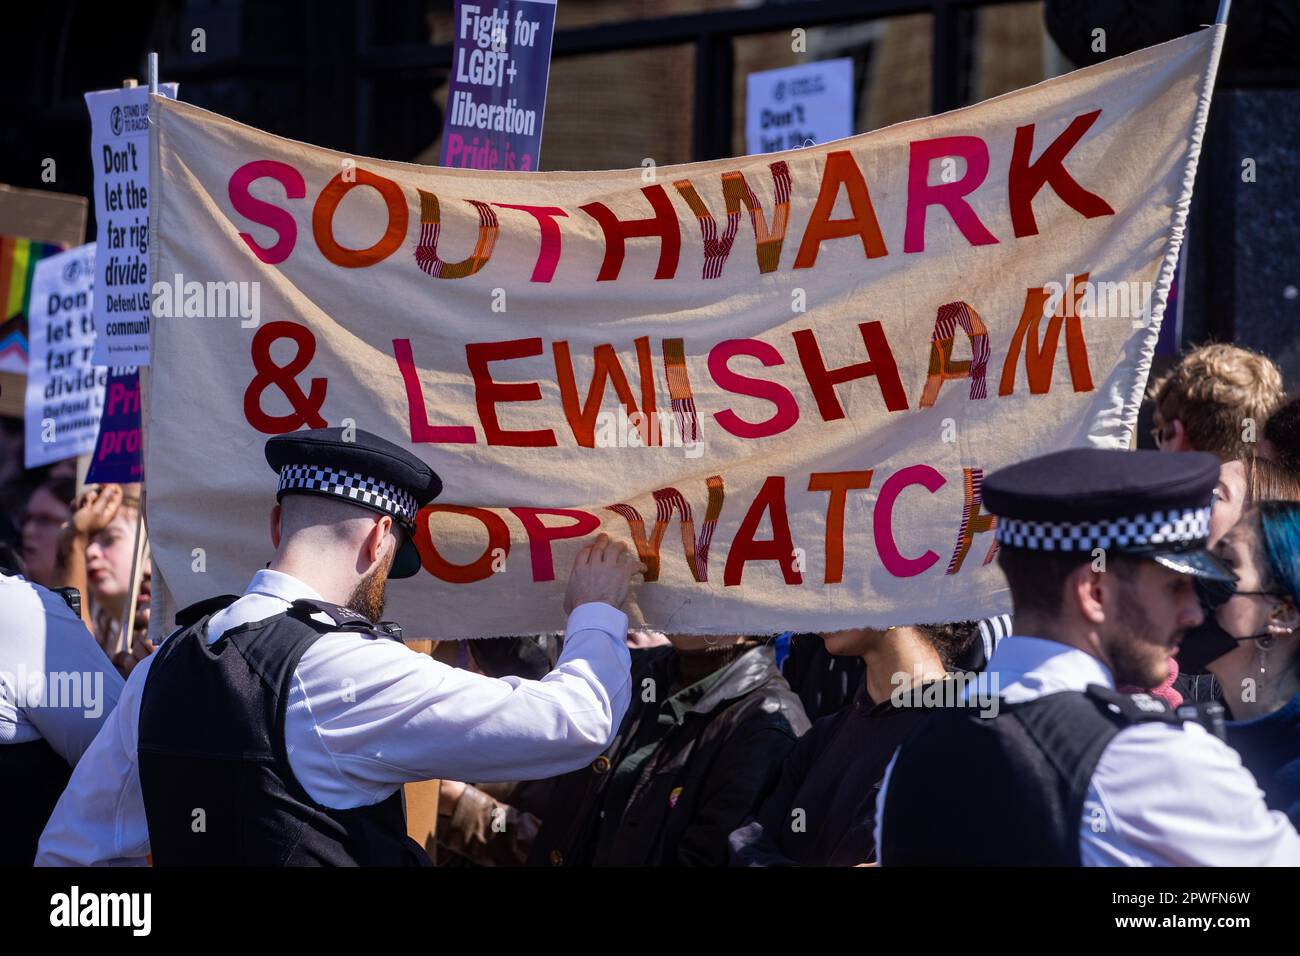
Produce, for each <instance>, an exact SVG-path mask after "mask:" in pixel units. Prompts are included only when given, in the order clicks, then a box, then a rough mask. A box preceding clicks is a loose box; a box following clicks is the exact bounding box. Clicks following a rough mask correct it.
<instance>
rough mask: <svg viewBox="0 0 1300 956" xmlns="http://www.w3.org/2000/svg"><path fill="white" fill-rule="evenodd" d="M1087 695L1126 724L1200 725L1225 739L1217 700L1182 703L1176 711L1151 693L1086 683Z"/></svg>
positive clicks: (1221, 714)
mask: <svg viewBox="0 0 1300 956" xmlns="http://www.w3.org/2000/svg"><path fill="white" fill-rule="evenodd" d="M1087 694H1088V696H1089V697H1091V698H1092V699H1093V700H1096V701H1099V702H1100V703H1102V704H1103V705H1104V706H1105V707H1106V709H1107V710H1108V711H1110V712H1111V713H1112V714H1115V715H1116V716H1119V717H1122V718H1123V719H1124V720H1125V722H1126V723H1130V724H1135V723H1150V722H1152V721H1159V722H1161V723H1167V724H1188V723H1190V724H1200V725H1201V726H1202V727H1204V728H1205V729H1206V730H1207V731H1209V732H1210V733H1211V734H1212V735H1214V736H1215V737H1218V738H1219V739H1220V740H1224V739H1225V738H1226V732H1225V730H1224V726H1223V714H1224V709H1223V705H1222V704H1220V703H1218V702H1217V701H1208V702H1206V703H1203V704H1183V705H1182V706H1180V707H1179V708H1178V709H1177V710H1174V709H1172V708H1171V707H1170V706H1169V705H1168V704H1167V703H1165V701H1163V700H1161V699H1160V698H1159V697H1153V696H1152V695H1151V694H1123V693H1120V692H1119V691H1117V690H1111V689H1110V688H1109V687H1102V686H1101V685H1099V684H1089V685H1088V690H1087Z"/></svg>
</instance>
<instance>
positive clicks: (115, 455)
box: [86, 366, 144, 485]
mask: <svg viewBox="0 0 1300 956" xmlns="http://www.w3.org/2000/svg"><path fill="white" fill-rule="evenodd" d="M140 438H141V435H140V370H139V369H137V368H135V367H134V366H132V367H130V368H114V369H109V372H108V382H107V383H106V384H105V385H104V414H103V415H102V416H101V417H100V419H99V437H98V438H97V439H95V453H94V455H93V456H92V457H91V459H90V468H89V470H88V471H87V472H86V484H88V485H100V484H106V483H109V482H115V483H117V484H125V483H129V482H135V481H139V480H140V478H141V476H142V475H143V473H144V465H143V464H142V460H141V454H140V452H141V448H140Z"/></svg>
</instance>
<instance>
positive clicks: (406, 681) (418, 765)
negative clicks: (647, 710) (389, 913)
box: [36, 570, 631, 866]
mask: <svg viewBox="0 0 1300 956" xmlns="http://www.w3.org/2000/svg"><path fill="white" fill-rule="evenodd" d="M300 598H307V599H315V600H320V599H321V598H320V595H319V594H317V593H315V592H314V591H313V590H312V589H311V588H309V587H308V586H307V585H306V584H304V583H303V582H302V581H299V580H298V579H297V578H294V577H291V576H289V575H287V574H282V573H280V572H277V571H270V570H266V571H259V572H258V573H257V574H256V575H255V576H254V578H253V581H252V583H251V584H250V585H249V587H248V590H247V591H245V592H244V596H243V597H241V598H240V599H239V600H238V601H236V602H235V603H233V604H231V605H230V606H229V607H228V608H226V609H225V610H223V611H220V612H219V613H217V614H215V615H214V616H213V617H212V619H211V620H210V621H209V623H208V642H209V643H212V642H215V641H216V640H217V639H219V638H220V637H221V635H222V634H223V633H224V632H225V631H227V630H229V629H230V628H233V627H237V626H239V625H240V624H246V623H249V622H252V621H259V620H264V619H265V618H268V617H272V616H274V615H276V614H279V613H280V612H282V611H283V610H284V609H285V608H286V607H287V606H288V605H289V604H290V603H291V602H293V601H294V600H297V599H300ZM318 619H320V620H324V618H323V617H318ZM626 635H627V616H626V615H625V614H623V612H622V611H619V610H617V609H616V608H613V607H611V606H610V605H608V604H597V603H593V604H584V605H582V606H581V607H578V608H575V609H574V611H573V613H572V614H570V615H569V622H568V628H567V630H566V632H565V640H564V652H563V654H562V655H561V656H560V659H559V661H558V662H557V663H556V665H555V669H554V670H553V671H551V673H549V674H547V675H546V676H545V677H544V678H542V679H541V680H538V681H530V680H523V679H521V678H517V677H506V678H501V679H497V678H492V677H484V676H482V675H479V674H474V673H472V672H470V671H467V670H461V669H458V668H454V667H449V666H448V665H446V664H442V663H439V662H438V661H435V660H434V659H433V658H431V657H429V656H428V655H427V654H418V653H416V652H415V651H412V650H411V649H409V648H407V647H405V646H404V645H402V644H401V643H400V642H397V641H392V640H387V639H383V638H376V637H372V636H369V635H367V634H363V633H359V632H349V631H337V632H334V633H330V634H325V635H323V636H321V637H320V638H319V639H317V640H316V642H315V643H313V644H312V645H311V647H309V648H308V649H307V652H306V653H305V654H303V656H302V659H301V660H300V661H299V663H298V667H297V670H296V671H295V672H294V677H293V683H292V685H291V688H290V691H289V700H288V704H287V707H286V712H285V725H284V736H285V744H286V747H287V749H288V753H289V766H290V768H291V769H292V770H293V773H294V776H296V777H297V778H298V780H299V782H300V783H301V784H302V785H303V788H304V789H305V790H306V791H307V793H308V794H309V795H310V796H311V797H312V799H314V800H316V801H317V802H318V803H321V804H323V805H325V806H327V807H332V808H335V809H350V808H353V807H359V806H367V805H371V804H375V803H378V802H379V801H381V800H383V799H385V798H386V797H388V796H389V795H390V794H392V793H393V791H394V790H396V789H397V788H398V787H399V786H401V785H402V784H403V783H407V782H411V781H416V780H428V779H434V778H446V779H451V780H473V781H497V780H536V779H540V778H544V777H552V776H556V775H559V774H562V773H567V772H569V771H571V770H576V769H577V768H579V767H581V766H583V765H585V764H586V763H588V762H589V761H591V760H592V759H594V758H595V757H596V756H598V755H599V754H600V753H601V751H603V750H604V749H605V747H606V746H607V745H608V743H609V740H610V738H611V737H612V736H613V734H614V731H615V730H616V729H617V728H618V725H619V722H620V721H621V720H622V719H623V715H624V713H625V712H626V711H627V706H628V702H629V699H630V697H631V686H630V673H629V669H630V663H631V661H630V657H629V655H628V651H627V647H626ZM152 660H153V658H152V657H149V658H146V659H145V660H144V661H142V662H141V663H140V664H139V665H137V666H136V668H135V670H133V671H132V672H131V676H130V679H129V680H128V681H127V683H126V689H125V691H124V692H123V694H122V699H121V702H120V705H119V706H118V709H117V710H116V711H115V712H114V714H113V717H112V719H111V720H110V721H109V722H108V724H107V725H106V726H105V727H104V730H103V732H102V733H100V735H99V736H98V737H97V738H96V739H95V742H94V744H92V745H91V747H90V749H89V750H88V751H87V752H86V754H85V756H84V757H83V758H82V761H81V763H80V764H79V765H78V766H77V769H76V771H75V772H74V773H73V775H72V780H71V781H70V782H69V784H68V789H67V790H66V791H64V794H63V796H62V797H61V798H60V799H59V803H58V806H56V807H55V809H54V814H53V815H52V816H51V818H50V822H49V824H48V825H47V826H46V828H45V832H44V833H43V834H42V835H41V843H40V849H39V851H38V852H37V856H36V863H37V865H38V866H42V865H43V866H58V865H71V866H76V865H113V864H119V865H120V864H142V863H143V862H144V856H145V854H146V853H148V852H149V829H148V826H147V824H146V821H145V813H144V802H143V798H142V796H141V792H140V776H139V771H138V768H137V765H136V744H137V737H138V729H139V721H140V698H141V692H142V691H143V689H144V683H145V679H146V678H147V677H148V670H149V664H150V663H151V662H152Z"/></svg>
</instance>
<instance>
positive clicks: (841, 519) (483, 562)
mask: <svg viewBox="0 0 1300 956" xmlns="http://www.w3.org/2000/svg"><path fill="white" fill-rule="evenodd" d="M1221 38H1222V27H1216V28H1211V29H1207V30H1203V31H1201V32H1198V33H1196V34H1192V35H1189V36H1186V37H1183V38H1181V39H1177V40H1174V41H1171V42H1168V43H1165V44H1162V45H1159V46H1155V47H1152V48H1149V49H1146V50H1142V51H1139V52H1137V53H1134V54H1131V55H1129V56H1125V57H1121V58H1117V59H1113V60H1110V61H1108V62H1106V63H1103V64H1100V65H1097V66H1094V67H1090V68H1087V69H1083V70H1079V71H1077V72H1075V73H1072V74H1069V75H1066V76H1063V77H1058V78H1056V79H1053V80H1049V81H1047V82H1045V83H1042V84H1039V85H1037V86H1034V87H1031V88H1028V89H1025V90H1021V91H1018V92H1015V93H1011V94H1007V95H1005V96H1000V97H997V98H995V99H993V100H990V101H988V102H986V103H982V104H979V105H976V106H973V107H968V108H965V109H961V110H957V111H955V112H952V113H947V114H944V115H941V116H937V117H932V118H928V119H922V120H916V121H913V122H908V123H903V124H900V125H897V126H892V127H889V128H888V129H883V130H879V131H876V132H873V133H869V134H865V135H861V136H857V137H853V138H850V139H847V140H843V141H840V142H838V143H835V144H832V145H830V146H824V145H819V146H814V147H808V148H805V149H799V150H793V151H789V152H784V153H776V154H768V155H764V156H751V157H743V158H737V159H727V160H719V161H713V162H706V163H696V164H691V165H684V166H670V167H661V168H659V169H657V170H655V169H652V168H637V169H633V170H611V171H603V172H558V173H530V174H522V173H518V172H515V173H510V172H477V171H474V170H463V169H443V168H422V167H417V166H412V165H409V164H404V163H397V162H387V161H383V160H374V159H357V158H356V157H349V156H346V155H344V154H341V153H337V152H334V151H331V150H326V149H319V148H316V147H312V146H308V145H305V144H302V143H297V142H292V141H289V140H285V139H281V138H278V137H275V136H271V135H268V134H265V133H262V132H259V131H258V130H255V129H251V128H249V127H246V126H242V125H240V124H239V123H236V122H233V121H231V120H229V119H225V118H223V117H221V116H217V115H215V114H212V113H209V112H206V111H204V110H201V109H198V108H196V107H193V106H189V105H186V104H182V103H176V102H171V101H167V100H161V99H158V100H154V103H153V105H154V107H155V109H156V111H157V113H156V126H155V130H156V136H155V137H154V142H153V147H154V149H153V154H152V155H153V183H154V200H155V204H154V205H153V206H151V209H150V216H151V222H152V236H153V241H152V244H151V253H152V255H153V257H154V258H153V268H154V274H155V275H156V276H159V277H165V278H166V280H167V287H166V288H159V287H158V286H155V289H154V292H155V299H156V306H155V315H156V318H155V322H154V323H153V327H152V330H151V335H152V347H153V359H154V362H155V366H156V368H157V374H155V375H154V376H153V378H152V380H151V384H150V390H149V393H148V404H147V408H146V449H145V452H146V463H145V464H146V470H147V472H148V474H149V481H150V489H149V499H148V511H149V524H150V530H151V532H152V543H153V547H154V561H155V573H156V574H157V573H158V572H159V570H160V571H161V573H162V575H163V576H164V577H165V579H166V583H167V586H168V587H169V588H170V589H171V591H172V592H173V593H174V594H175V596H176V599H177V602H178V603H180V604H185V603H189V602H191V601H196V600H199V599H202V598H205V597H208V596H210V595H212V594H219V593H222V592H234V593H237V592H238V591H240V590H241V589H242V588H243V587H244V586H245V584H246V582H247V580H248V578H249V577H250V576H251V575H252V573H253V572H254V571H256V570H257V569H258V568H259V567H261V566H262V565H263V564H264V562H265V561H266V560H267V559H268V558H269V557H270V555H271V552H272V548H271V543H270V540H269V535H268V532H267V512H268V510H269V508H270V506H271V505H272V503H273V497H274V490H275V487H276V479H275V475H273V474H272V473H271V472H270V470H269V468H268V467H267V465H266V462H265V460H264V458H263V450H262V449H263V444H264V442H265V440H266V438H267V437H269V436H270V435H272V434H278V433H282V432H287V431H292V430H295V429H299V428H303V427H320V426H324V425H336V426H341V427H344V428H349V427H356V428H362V429H366V430H368V431H372V432H375V433H378V434H379V435H381V436H383V437H386V438H388V439H390V440H393V441H396V442H399V443H401V444H402V445H403V446H405V447H408V448H410V449H412V450H413V451H414V452H415V453H416V454H418V455H420V456H421V457H422V458H424V459H425V460H426V461H428V462H429V463H430V464H431V465H432V466H433V467H434V468H435V470H436V471H437V472H438V473H439V474H440V475H441V476H442V478H443V482H444V484H445V490H444V492H443V494H442V496H441V497H440V498H439V499H438V500H436V501H434V502H433V503H432V504H431V505H429V506H427V507H426V508H424V509H423V511H422V512H421V514H420V516H419V522H418V529H417V544H418V545H419V548H420V551H421V555H422V557H423V562H424V573H422V574H421V575H420V576H418V577H417V578H415V579H413V580H411V581H406V582H400V583H399V584H398V585H395V586H394V587H392V588H391V589H390V595H391V597H390V603H391V608H390V614H391V616H393V617H394V618H395V619H397V620H402V621H405V622H407V623H408V625H409V626H408V633H409V634H410V636H412V637H482V636H488V635H503V634H524V633H535V632H538V631H542V630H546V629H550V628H554V627H558V626H559V625H560V624H561V622H562V621H563V613H562V607H561V606H562V594H563V590H564V578H565V573H566V570H567V568H568V566H569V562H570V561H571V560H572V557H573V554H574V553H575V551H576V550H577V548H578V547H580V545H581V544H582V542H584V541H587V540H590V538H591V537H592V536H593V535H594V534H596V533H597V532H598V531H605V532H608V533H609V534H611V535H612V536H613V537H615V538H616V539H618V540H621V541H624V542H629V543H630V544H632V545H633V546H634V547H635V548H636V550H637V551H638V553H639V554H640V555H641V558H642V560H643V561H644V562H645V563H646V565H647V566H648V567H649V569H650V570H649V574H648V575H647V583H646V585H645V586H644V587H643V588H642V589H641V591H640V594H639V599H638V602H637V603H636V604H635V605H634V606H632V607H631V608H630V614H631V617H632V619H633V620H634V621H636V622H640V621H646V622H648V623H649V624H651V625H653V626H654V627H657V628H659V629H662V630H665V631H670V632H680V633H751V634H763V633H773V632H778V631H782V630H809V631H826V630H834V629H838V628H844V627H851V626H862V625H876V626H879V625H890V624H904V623H912V622H917V621H941V620H954V619H970V618H975V617H979V616H982V615H987V614H990V613H993V612H998V611H1005V610H1008V606H1007V603H1008V602H1007V600H1006V594H1005V584H1004V581H1003V579H1002V576H1001V574H1000V573H999V572H998V571H997V570H996V568H995V567H994V566H993V564H992V562H993V558H994V554H995V547H994V545H993V535H992V534H991V533H990V532H991V530H992V527H993V519H992V518H991V517H990V516H989V515H988V514H987V513H986V512H985V511H984V509H983V507H982V503H981V497H980V488H981V483H982V480H983V476H984V475H985V474H987V473H988V472H989V471H991V470H993V469H996V468H998V467H1000V466H1003V465H1006V464H1008V463H1011V462H1014V461H1018V460H1021V459H1024V458H1027V457H1030V456H1033V455H1038V454H1041V453H1045V452H1048V451H1052V450H1055V449H1059V448H1064V447H1069V446H1079V445H1094V446H1103V447H1127V446H1128V444H1129V440H1130V437H1131V435H1132V431H1133V428H1134V423H1135V420H1136V416H1137V410H1138V405H1139V403H1140V401H1141V398H1142V392H1143V389H1144V386H1145V383H1146V377H1147V371H1148V369H1149V367H1150V362H1151V356H1152V351H1153V349H1154V346H1155V343H1156V340H1157V337H1158V333H1159V328H1160V320H1161V317H1162V314H1163V309H1164V303H1165V296H1166V294H1167V292H1168V289H1169V285H1170V282H1171V280H1172V277H1173V269H1174V264H1175V262H1176V259H1177V254H1178V249H1179V246H1180V243H1181V240H1182V234H1183V228H1184V223H1185V219H1186V214H1187V209H1188V205H1189V203H1190V199H1191V192H1192V182H1193V178H1194V174H1195V168H1196V159H1197V156H1198V154H1199V148H1200V140H1201V136H1202V133H1203V130H1204V123H1205V118H1206V115H1207V112H1208V109H1209V99H1210V90H1211V86H1212V82H1213V75H1214V66H1215V64H1216V62H1217V57H1218V51H1219V46H1220V44H1221ZM159 306H161V308H159ZM196 556H198V557H196ZM200 558H201V559H202V560H200ZM155 580H157V577H155Z"/></svg>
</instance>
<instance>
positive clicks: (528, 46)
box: [438, 0, 555, 172]
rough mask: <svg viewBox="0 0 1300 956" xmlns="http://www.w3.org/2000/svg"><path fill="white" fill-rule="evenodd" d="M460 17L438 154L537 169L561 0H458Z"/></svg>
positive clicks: (472, 163) (473, 165)
mask: <svg viewBox="0 0 1300 956" xmlns="http://www.w3.org/2000/svg"><path fill="white" fill-rule="evenodd" d="M455 24H456V40H455V43H454V44H453V46H454V52H453V53H452V74H451V87H450V89H449V90H448V92H447V109H446V112H445V114H444V118H443V127H442V144H441V146H440V147H439V152H438V156H439V159H438V162H439V163H441V164H442V165H443V166H459V167H465V168H469V169H510V170H513V169H518V170H522V171H524V172H528V171H530V170H535V169H537V163H538V161H539V158H540V156H541V152H542V117H543V115H544V114H545V112H546V84H547V79H548V78H549V76H550V71H551V37H552V35H553V34H554V32H555V0H481V2H478V3H469V2H467V0H456V13H455Z"/></svg>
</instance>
